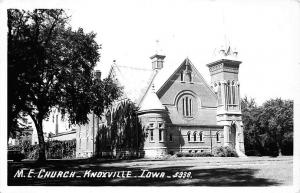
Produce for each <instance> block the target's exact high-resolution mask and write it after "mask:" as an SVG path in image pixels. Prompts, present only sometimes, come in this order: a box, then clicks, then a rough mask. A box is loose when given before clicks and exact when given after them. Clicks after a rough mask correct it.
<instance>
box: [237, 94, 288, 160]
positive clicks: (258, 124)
mask: <svg viewBox="0 0 300 193" xmlns="http://www.w3.org/2000/svg"><path fill="white" fill-rule="evenodd" d="M242 118H243V124H244V136H245V151H246V154H248V155H252V154H253V153H254V155H257V154H260V155H272V156H274V155H277V154H279V155H282V154H283V153H284V154H292V151H293V101H291V100H282V99H279V98H277V99H270V100H268V101H266V102H265V103H264V104H263V105H262V106H257V104H256V103H255V100H254V99H248V98H247V97H245V98H244V99H242ZM282 150H283V151H282ZM253 151H254V152H253Z"/></svg>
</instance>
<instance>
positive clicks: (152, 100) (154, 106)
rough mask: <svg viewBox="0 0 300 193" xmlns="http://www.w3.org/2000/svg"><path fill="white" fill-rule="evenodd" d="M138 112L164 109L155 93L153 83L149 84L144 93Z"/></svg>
mask: <svg viewBox="0 0 300 193" xmlns="http://www.w3.org/2000/svg"><path fill="white" fill-rule="evenodd" d="M139 111H140V112H148V111H165V107H164V106H163V105H162V104H161V102H160V100H159V98H158V96H157V95H156V93H155V87H154V84H152V85H151V88H149V90H148V92H147V93H146V95H145V97H144V99H143V101H142V102H141V104H140V110H139Z"/></svg>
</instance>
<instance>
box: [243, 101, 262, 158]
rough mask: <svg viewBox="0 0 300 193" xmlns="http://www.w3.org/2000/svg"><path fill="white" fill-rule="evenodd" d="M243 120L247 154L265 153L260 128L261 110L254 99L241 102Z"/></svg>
mask: <svg viewBox="0 0 300 193" xmlns="http://www.w3.org/2000/svg"><path fill="white" fill-rule="evenodd" d="M241 107H242V120H243V125H244V143H245V151H246V154H261V153H262V152H263V144H262V134H263V131H262V129H261V128H260V127H259V115H260V113H261V108H259V107H258V106H257V104H256V102H255V100H254V99H253V98H250V99H249V98H248V97H245V98H243V99H242V100H241Z"/></svg>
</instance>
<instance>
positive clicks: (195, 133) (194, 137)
mask: <svg viewBox="0 0 300 193" xmlns="http://www.w3.org/2000/svg"><path fill="white" fill-rule="evenodd" d="M193 139H194V141H197V132H196V131H195V132H194V133H193Z"/></svg>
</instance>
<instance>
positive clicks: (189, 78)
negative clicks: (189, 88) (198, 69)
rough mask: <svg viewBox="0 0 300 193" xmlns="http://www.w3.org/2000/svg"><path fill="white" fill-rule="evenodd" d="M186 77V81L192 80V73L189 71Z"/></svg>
mask: <svg viewBox="0 0 300 193" xmlns="http://www.w3.org/2000/svg"><path fill="white" fill-rule="evenodd" d="M187 77H188V81H189V82H192V73H191V72H189V73H187Z"/></svg>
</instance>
